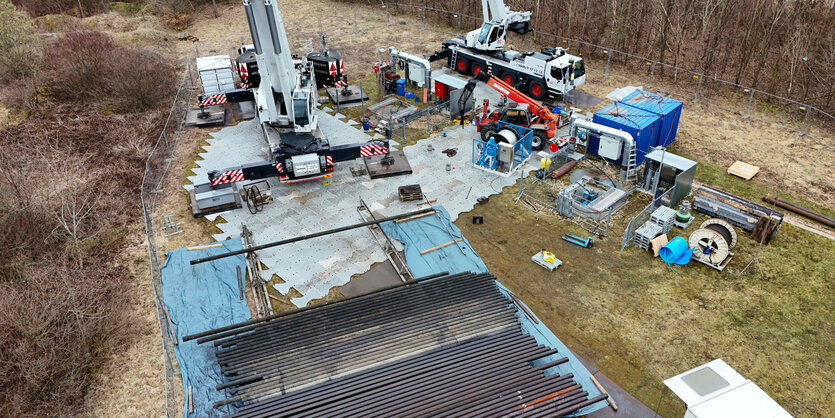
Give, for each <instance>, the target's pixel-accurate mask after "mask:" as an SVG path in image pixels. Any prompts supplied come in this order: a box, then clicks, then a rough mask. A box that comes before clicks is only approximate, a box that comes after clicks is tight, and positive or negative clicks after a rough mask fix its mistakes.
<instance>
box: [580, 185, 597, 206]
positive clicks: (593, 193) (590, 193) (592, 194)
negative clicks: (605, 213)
mask: <svg viewBox="0 0 835 418" xmlns="http://www.w3.org/2000/svg"><path fill="white" fill-rule="evenodd" d="M598 196H600V192H598V191H597V190H590V189H585V190H583V205H584V206H588V204H589V203H591V202H593V201H594V199H597V197H598Z"/></svg>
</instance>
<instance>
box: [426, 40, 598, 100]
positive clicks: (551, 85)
mask: <svg viewBox="0 0 835 418" xmlns="http://www.w3.org/2000/svg"><path fill="white" fill-rule="evenodd" d="M444 58H446V59H447V66H449V67H450V68H454V69H455V71H457V72H458V73H460V74H463V75H466V76H474V75H477V74H478V73H480V72H482V71H487V72H488V73H490V74H493V75H494V76H496V77H499V78H501V79H502V81H504V82H505V83H507V84H510V85H511V86H513V87H514V88H516V89H517V90H519V91H522V92H525V93H526V94H527V95H529V96H530V97H532V98H534V99H536V100H539V101H543V100H546V99H548V98H549V97H554V98H557V99H559V100H561V99H562V97H563V96H564V95H565V94H566V93H568V92H569V91H571V90H574V89H575V88H577V87H580V86H582V85H583V84H584V83H585V82H586V68H585V65H584V62H583V59H582V58H580V57H577V56H574V55H571V54H568V53H567V52H566V51H565V50H564V49H563V48H559V47H557V48H543V49H542V51H541V52H525V53H521V52H518V51H513V50H511V51H504V50H502V51H495V52H486V51H476V50H474V49H471V48H468V47H466V45H465V42H464V40H463V39H462V38H461V37H459V38H455V39H450V40H448V41H446V42H444V43H443V49H442V50H441V51H437V52H435V53H434V54H432V55H430V56H429V61H437V60H440V59H444Z"/></svg>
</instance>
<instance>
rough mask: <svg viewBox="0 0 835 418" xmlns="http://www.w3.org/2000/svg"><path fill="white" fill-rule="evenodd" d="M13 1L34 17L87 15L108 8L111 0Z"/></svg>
mask: <svg viewBox="0 0 835 418" xmlns="http://www.w3.org/2000/svg"><path fill="white" fill-rule="evenodd" d="M12 3H14V5H15V6H17V7H19V8H21V9H23V10H25V11H26V12H28V13H29V14H30V15H31V16H33V17H38V16H44V15H56V14H62V15H74V16H78V17H85V16H91V15H94V14H97V13H100V12H103V11H105V10H107V6H108V4H109V3H110V0H48V1H46V0H12ZM79 7H80V8H79Z"/></svg>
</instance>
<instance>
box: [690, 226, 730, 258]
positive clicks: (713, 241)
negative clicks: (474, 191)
mask: <svg viewBox="0 0 835 418" xmlns="http://www.w3.org/2000/svg"><path fill="white" fill-rule="evenodd" d="M687 244H688V245H689V246H690V248H693V249H694V250H693V257H695V258H697V259H699V261H702V262H704V263H707V264H712V265H716V266H718V265H720V264H722V262H723V261H725V259H726V258H728V255H730V249H729V248H728V242H727V241H725V237H723V236H722V235H721V234H720V233H718V232H716V231H714V230H712V229H708V228H701V229H697V230H695V231H693V233H692V234H690V240H689V241H688V242H687Z"/></svg>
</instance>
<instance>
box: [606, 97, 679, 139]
mask: <svg viewBox="0 0 835 418" xmlns="http://www.w3.org/2000/svg"><path fill="white" fill-rule="evenodd" d="M620 102H621V103H625V104H627V105H629V106H632V107H637V108H638V109H642V110H646V111H647V112H650V113H654V114H656V115H658V117H659V118H660V119H661V129H659V130H658V135H656V137H655V139H653V140H652V141H650V144H649V145H650V146H652V147H666V146H668V145H670V144H672V143H673V141H675V140H676V132H677V131H678V121H679V119H680V118H681V108H682V107H683V106H684V105H683V104H682V103H681V102H680V101H678V100H675V99H671V98H669V97H664V96H661V95H658V94H655V93H650V92H646V91H643V90H635V91H633V92H632V93H631V94H629V95H628V96H626V97H624V98H623V100H621V101H620Z"/></svg>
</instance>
